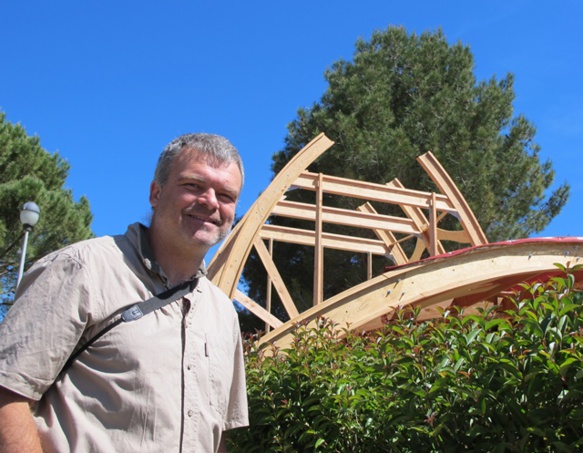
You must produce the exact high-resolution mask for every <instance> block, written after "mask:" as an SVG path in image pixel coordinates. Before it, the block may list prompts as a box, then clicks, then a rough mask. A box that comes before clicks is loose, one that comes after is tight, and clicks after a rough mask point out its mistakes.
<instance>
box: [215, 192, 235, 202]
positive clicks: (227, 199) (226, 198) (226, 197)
mask: <svg viewBox="0 0 583 453" xmlns="http://www.w3.org/2000/svg"><path fill="white" fill-rule="evenodd" d="M219 198H220V200H221V201H223V202H224V203H233V202H234V201H235V199H234V198H233V197H232V196H231V195H229V194H227V193H223V194H219Z"/></svg>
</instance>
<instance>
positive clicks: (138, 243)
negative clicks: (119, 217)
mask: <svg viewBox="0 0 583 453" xmlns="http://www.w3.org/2000/svg"><path fill="white" fill-rule="evenodd" d="M125 236H126V237H127V238H128V240H129V241H130V243H131V244H132V245H133V246H134V248H135V249H136V252H137V253H138V256H139V259H140V261H141V262H142V264H143V265H144V267H145V268H146V269H148V271H150V272H152V273H155V274H158V275H159V276H160V277H162V279H163V280H164V281H165V282H167V281H168V277H167V276H166V274H165V273H164V269H162V267H161V266H160V265H159V264H158V262H157V261H156V258H155V256H154V251H153V250H152V246H151V244H150V240H149V239H148V227H147V226H145V225H143V224H141V223H140V222H136V223H133V224H131V225H130V226H129V227H128V229H127V231H126V234H125ZM206 273H207V269H206V264H205V262H204V261H203V262H202V263H201V265H200V268H199V269H198V271H197V272H196V274H195V275H194V276H193V277H192V278H191V280H194V279H197V278H201V277H204V276H205V275H206Z"/></svg>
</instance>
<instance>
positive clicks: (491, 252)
mask: <svg viewBox="0 0 583 453" xmlns="http://www.w3.org/2000/svg"><path fill="white" fill-rule="evenodd" d="M582 252H583V238H561V239H549V240H537V239H533V240H527V239H525V240H518V241H508V242H504V243H494V244H487V245H483V246H478V247H473V248H470V249H466V250H465V251H460V252H454V253H449V254H446V255H444V256H438V257H434V258H430V259H427V260H423V261H419V262H417V263H411V264H407V265H404V266H399V267H396V268H393V269H390V270H388V271H387V272H385V273H384V274H382V275H380V276H378V277H376V278H374V279H372V280H369V281H367V282H364V283H362V284H360V285H357V286H355V287H354V288H351V289H348V290H347V291H344V292H343V293H341V294H338V295H336V296H334V297H332V298H330V299H328V300H327V301H325V302H323V303H322V304H320V305H318V306H315V307H312V308H311V309H309V310H307V311H305V312H303V313H301V314H300V315H299V316H298V317H296V318H294V319H292V320H290V321H288V322H287V323H285V324H283V325H282V326H281V327H279V328H277V329H276V330H274V331H272V332H270V333H269V334H267V335H265V336H263V337H262V338H261V339H260V340H259V342H260V344H263V345H267V344H270V343H275V345H276V346H277V347H278V348H287V347H289V346H290V345H291V341H292V338H293V337H292V332H293V331H294V330H295V329H296V327H297V325H298V323H301V324H302V325H304V324H307V325H308V326H310V325H315V323H316V321H317V319H318V318H319V317H325V318H329V319H332V320H334V321H335V323H337V329H338V330H341V329H344V328H348V329H350V330H354V329H363V330H370V329H374V328H376V327H380V325H381V324H382V319H383V317H385V316H387V315H389V314H390V313H391V312H392V311H394V310H395V309H396V308H398V307H406V306H419V307H421V308H426V307H431V306H434V305H437V304H440V303H443V302H448V301H451V300H455V299H456V298H458V299H459V298H461V299H462V300H463V298H464V297H472V296H473V297H474V298H476V299H477V300H482V298H485V297H486V296H488V297H491V296H493V295H495V294H498V293H500V292H502V291H504V290H505V289H508V288H510V287H513V286H514V285H516V284H517V283H519V282H521V281H525V280H529V279H532V278H535V277H536V276H538V275H540V274H545V273H548V272H553V271H556V270H557V268H556V266H555V263H560V264H562V265H563V266H574V265H576V264H582V263H583V259H582ZM579 278H583V275H579Z"/></svg>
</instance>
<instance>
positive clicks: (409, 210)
mask: <svg viewBox="0 0 583 453" xmlns="http://www.w3.org/2000/svg"><path fill="white" fill-rule="evenodd" d="M387 186H389V187H396V188H404V186H403V184H402V183H401V181H399V179H397V178H395V179H393V180H392V181H391V182H389V183H387ZM428 195H430V196H431V195H432V194H428ZM436 199H437V194H436ZM430 203H431V198H430ZM434 206H435V209H436V210H437V204H435V205H434ZM428 207H429V206H428ZM429 208H430V207H429ZM401 209H402V210H403V212H404V213H405V215H406V216H407V217H408V218H410V219H411V220H412V221H413V223H414V224H415V226H416V227H417V229H418V230H419V231H420V233H421V234H420V235H419V236H418V240H420V241H423V242H424V243H425V248H427V250H429V247H430V244H431V243H432V241H431V236H430V231H429V230H430V224H431V222H430V221H429V220H428V219H427V217H425V214H424V213H423V211H422V210H421V209H420V208H418V207H416V206H407V205H401ZM430 209H431V208H430ZM436 223H437V222H436ZM435 245H436V247H437V249H436V252H437V254H440V253H445V249H444V248H443V245H442V244H441V243H440V242H439V241H437V242H436V243H435ZM417 247H421V244H419V243H417ZM422 253H423V250H420V251H419V249H417V250H416V253H414V254H413V255H412V257H413V256H417V254H418V255H419V256H421V254H422ZM410 261H414V260H413V259H412V258H411V260H410Z"/></svg>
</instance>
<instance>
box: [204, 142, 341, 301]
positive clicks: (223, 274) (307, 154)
mask: <svg viewBox="0 0 583 453" xmlns="http://www.w3.org/2000/svg"><path fill="white" fill-rule="evenodd" d="M333 144H334V142H333V141H332V140H330V139H329V138H328V137H326V135H324V134H323V133H322V134H320V135H318V136H317V137H316V138H314V139H313V140H312V141H311V142H310V143H308V144H307V145H306V146H305V147H304V148H303V149H302V150H300V152H298V153H297V154H296V155H295V156H294V157H293V158H292V159H291V160H290V161H289V162H288V163H287V165H286V166H285V167H284V168H283V169H282V170H281V171H280V172H279V173H278V174H277V176H276V177H275V178H274V179H273V181H272V182H271V184H270V185H269V187H268V188H267V189H266V190H265V192H263V193H262V194H261V195H260V196H259V198H258V199H257V200H256V201H255V203H254V204H253V206H251V208H249V210H248V211H247V213H246V214H245V216H244V217H243V219H242V220H241V221H240V222H239V223H238V224H237V226H236V227H235V229H234V230H233V231H232V232H231V234H230V235H229V237H228V238H227V239H226V240H225V242H223V245H222V246H221V248H220V249H219V250H218V251H217V253H216V254H215V256H214V258H213V260H212V261H211V263H210V264H209V267H208V274H207V275H208V278H209V279H210V280H211V281H212V282H213V283H214V284H215V285H217V286H218V287H219V288H220V289H222V290H223V292H224V293H225V294H227V295H228V296H229V297H230V298H231V299H233V298H234V297H235V292H236V290H237V284H238V283H239V278H240V276H241V272H243V266H244V265H245V261H246V260H247V257H248V256H249V253H250V251H251V247H252V246H253V244H254V243H255V239H256V237H257V236H258V234H259V230H260V228H261V226H262V225H263V224H264V223H265V221H266V220H267V218H268V217H269V216H270V215H271V213H272V211H273V208H274V207H275V205H276V204H277V202H278V201H279V200H280V199H281V198H282V196H283V195H284V193H285V192H286V191H287V190H288V189H289V187H290V186H291V185H292V183H293V182H294V181H295V180H296V179H297V178H298V176H299V175H300V174H301V173H302V172H303V171H304V170H306V169H307V167H308V166H309V165H310V164H311V163H312V162H313V161H315V160H316V159H317V158H318V157H319V156H320V155H321V154H322V153H323V152H324V151H326V150H327V149H328V148H330V147H331V146H332V145H333Z"/></svg>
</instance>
